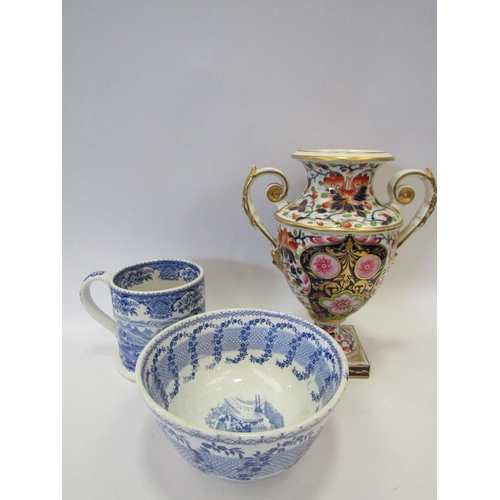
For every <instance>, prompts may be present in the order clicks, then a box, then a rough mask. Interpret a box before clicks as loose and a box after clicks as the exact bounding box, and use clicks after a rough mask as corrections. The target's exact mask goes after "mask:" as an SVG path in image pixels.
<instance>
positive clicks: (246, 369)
mask: <svg viewBox="0 0 500 500" xmlns="http://www.w3.org/2000/svg"><path fill="white" fill-rule="evenodd" d="M339 351H340V348H339V347H338V346H337V345H336V344H335V343H334V341H333V340H332V339H331V338H329V337H328V336H327V334H325V333H324V332H322V331H321V330H319V329H318V328H317V327H315V326H314V325H312V324H310V323H307V322H305V321H302V320H300V319H298V318H293V317H289V316H286V315H282V314H278V313H272V312H262V311H248V310H244V311H239V310H234V311H221V312H216V313H206V314H203V315H200V316H197V317H194V318H190V319H187V320H183V321H181V322H180V323H177V324H176V325H174V326H171V327H170V328H168V329H167V330H165V331H164V332H163V333H161V334H160V335H159V336H158V337H156V338H155V339H153V340H152V341H151V342H150V344H149V345H148V346H147V347H146V349H145V351H144V353H143V356H142V359H141V360H140V362H139V368H138V369H139V370H140V376H141V382H142V385H143V386H144V388H145V390H146V392H147V393H148V395H149V397H150V398H152V400H153V401H154V402H155V403H156V404H157V405H159V406H160V407H161V408H163V409H164V410H166V411H167V412H168V414H170V415H173V416H175V417H176V418H178V419H181V420H184V421H187V422H189V423H190V424H193V425H195V426H197V427H200V428H204V429H214V430H218V431H230V432H262V431H268V430H273V429H280V428H283V427H287V426H290V425H295V424H297V423H299V422H302V421H304V420H306V419H307V418H308V417H311V416H314V414H316V413H317V412H318V411H319V410H320V409H321V408H323V407H324V406H325V405H326V404H327V403H328V402H329V401H330V400H331V399H332V397H333V396H334V394H335V393H336V391H337V390H338V388H339V385H340V382H341V379H342V376H343V374H344V375H345V357H343V355H342V354H340V353H339Z"/></svg>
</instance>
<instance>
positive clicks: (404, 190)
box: [387, 168, 437, 248]
mask: <svg viewBox="0 0 500 500" xmlns="http://www.w3.org/2000/svg"><path fill="white" fill-rule="evenodd" d="M412 175H416V176H418V177H420V179H421V180H422V182H423V183H424V185H425V197H424V201H423V202H422V204H421V205H420V207H419V209H418V211H417V213H416V215H415V216H414V217H413V218H412V219H411V220H410V222H409V223H408V224H407V225H406V226H405V227H404V228H403V230H402V231H401V233H400V236H399V243H398V248H399V247H400V246H401V245H402V244H403V243H404V242H405V241H406V240H407V239H408V238H409V237H410V236H411V235H412V234H413V233H414V232H415V231H416V230H417V229H419V228H421V227H422V226H423V225H424V224H425V223H426V221H427V219H428V218H429V217H430V215H431V214H432V212H434V209H435V208H436V201H437V186H436V179H435V178H434V175H433V173H432V170H431V169H430V168H428V169H426V170H425V171H424V170H414V169H407V170H401V171H400V172H398V173H397V174H395V175H394V176H393V177H392V179H391V180H390V182H389V185H388V186H387V191H388V193H389V205H390V206H391V207H392V208H394V209H396V210H397V211H399V210H400V208H401V207H402V206H404V205H408V204H410V203H411V202H412V201H413V199H414V198H415V191H414V189H413V188H412V187H411V186H407V185H404V186H400V185H399V184H400V182H401V181H402V180H403V179H405V178H407V177H409V176H412Z"/></svg>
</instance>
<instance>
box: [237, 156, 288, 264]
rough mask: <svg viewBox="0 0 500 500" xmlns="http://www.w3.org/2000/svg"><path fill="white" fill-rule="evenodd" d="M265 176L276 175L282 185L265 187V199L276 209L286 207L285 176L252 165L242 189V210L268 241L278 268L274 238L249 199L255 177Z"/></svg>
mask: <svg viewBox="0 0 500 500" xmlns="http://www.w3.org/2000/svg"><path fill="white" fill-rule="evenodd" d="M265 174H272V175H276V176H278V177H279V178H280V179H281V180H282V181H283V184H279V183H276V182H273V183H272V184H269V185H268V186H267V189H266V194H267V199H268V200H269V201H271V202H273V203H275V204H276V206H277V207H278V209H280V208H281V207H283V206H284V205H286V203H287V202H286V200H285V201H283V200H284V199H285V197H286V195H287V194H288V179H287V178H286V177H285V174H284V173H283V172H281V171H280V170H278V169H277V168H270V167H267V168H259V169H258V168H257V167H256V166H255V165H253V166H252V170H251V171H250V173H249V174H248V177H247V180H246V181H245V186H244V187H243V209H244V210H245V213H246V214H247V216H248V218H249V219H250V224H252V226H254V227H256V228H257V229H258V230H259V231H260V232H261V233H262V234H263V235H264V236H265V237H266V238H267V239H268V240H269V241H270V243H271V245H273V247H274V249H273V251H272V252H271V255H272V256H273V262H274V264H275V265H276V266H278V267H280V263H279V256H278V253H277V247H278V243H277V241H276V238H275V237H274V236H273V235H272V234H271V233H270V232H269V230H268V229H267V228H266V226H265V225H264V223H263V222H262V219H261V218H260V217H259V214H258V213H257V210H256V209H255V205H254V204H253V201H252V200H251V198H250V188H251V187H252V184H253V182H254V181H255V179H257V177H260V176H261V175H265Z"/></svg>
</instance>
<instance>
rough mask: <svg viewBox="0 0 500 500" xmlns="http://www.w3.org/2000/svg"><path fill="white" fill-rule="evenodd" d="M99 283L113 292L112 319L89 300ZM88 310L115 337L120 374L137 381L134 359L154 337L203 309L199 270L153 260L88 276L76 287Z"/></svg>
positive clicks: (185, 264) (172, 261)
mask: <svg viewBox="0 0 500 500" xmlns="http://www.w3.org/2000/svg"><path fill="white" fill-rule="evenodd" d="M95 281H103V282H104V283H106V284H107V285H108V287H109V288H110V292H111V301H112V306H113V315H114V320H113V319H111V318H110V317H109V316H108V315H107V314H105V313H104V312H103V311H102V310H101V309H100V308H99V307H98V306H97V305H96V304H95V302H94V301H93V299H92V296H91V294H90V287H91V285H92V283H93V282H95ZM80 298H81V300H82V303H83V305H84V307H85V308H86V310H87V311H88V312H89V314H91V315H92V316H93V317H94V318H95V319H96V320H97V321H98V322H99V323H101V324H102V325H103V326H105V327H106V328H108V329H109V330H110V331H111V332H112V333H113V334H115V335H116V337H117V339H118V346H119V355H120V362H119V370H120V372H121V373H122V375H124V376H125V377H126V378H128V379H129V380H134V379H135V366H136V362H137V358H138V357H139V354H140V353H141V351H142V349H143V348H144V346H145V345H146V344H147V343H148V342H149V340H151V339H152V338H153V337H154V336H155V335H156V334H158V333H159V332H160V331H161V330H163V329H165V328H166V327H168V326H170V325H172V324H173V323H175V322H176V321H179V320H181V319H184V318H187V317H189V316H192V315H194V314H199V313H202V312H204V311H205V285H204V272H203V269H202V268H201V267H200V266H199V265H197V264H194V263H193V262H188V261H185V260H175V259H169V260H154V261H148V262H142V263H139V264H134V265H132V266H128V267H126V268H124V269H122V270H120V271H118V272H117V273H115V274H114V275H110V274H109V273H106V272H104V271H97V272H94V273H92V274H90V275H89V276H88V277H87V278H85V280H84V281H83V283H82V285H81V288H80Z"/></svg>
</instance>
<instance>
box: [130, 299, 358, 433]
mask: <svg viewBox="0 0 500 500" xmlns="http://www.w3.org/2000/svg"><path fill="white" fill-rule="evenodd" d="M231 312H238V313H251V314H264V315H269V314H272V315H278V316H280V317H282V318H284V319H288V320H292V321H294V322H299V323H304V324H306V325H307V326H308V327H311V328H312V329H313V330H315V331H316V333H317V334H319V335H320V336H321V337H322V338H323V339H324V340H326V342H327V343H328V344H331V346H333V349H335V350H336V351H337V352H338V353H339V355H340V358H341V360H342V366H341V368H342V370H341V380H340V384H339V386H338V388H337V390H336V391H335V393H334V394H333V396H332V398H331V399H330V401H328V403H327V404H326V405H325V406H323V407H322V408H320V410H319V411H318V412H317V413H314V414H313V415H311V416H310V417H308V418H306V419H304V420H301V421H300V422H296V423H294V424H291V425H286V426H284V427H281V428H279V429H271V430H267V431H259V432H231V431H220V430H215V429H214V430H212V429H209V428H207V427H202V426H200V425H198V424H195V423H193V422H190V421H188V420H185V419H183V418H180V417H178V416H177V415H174V414H173V413H171V412H169V411H168V410H165V408H163V407H162V406H160V405H159V404H158V403H157V402H156V401H155V400H154V399H153V398H152V397H151V395H150V394H149V392H148V390H147V389H146V387H145V386H144V384H143V381H142V377H141V371H142V367H143V364H144V363H145V359H146V357H147V356H148V353H149V352H150V350H151V349H152V348H153V346H154V345H155V344H156V343H158V342H160V341H162V340H164V339H166V338H168V336H169V335H171V334H172V331H174V330H175V329H177V328H179V327H182V326H183V324H184V323H189V322H192V321H197V320H200V321H202V320H203V319H204V318H206V317H209V316H213V315H217V314H220V313H231ZM135 374H136V385H137V387H138V390H139V393H140V394H141V396H142V398H143V399H144V401H145V402H146V404H147V406H148V407H149V408H150V409H151V410H152V411H153V413H154V414H155V415H158V416H159V417H161V418H163V420H166V421H167V422H169V423H171V424H172V425H176V426H177V427H178V428H179V429H182V430H183V431H184V432H189V433H190V434H193V433H196V435H197V436H200V437H201V436H203V437H206V438H209V439H217V440H220V439H227V440H234V441H244V440H251V441H255V440H256V439H258V438H262V439H265V438H266V437H276V436H278V437H281V436H286V435H290V434H291V433H296V432H297V431H298V430H302V429H309V428H311V427H313V426H315V425H316V424H317V423H318V422H320V421H322V420H324V419H325V418H326V417H327V416H328V415H329V414H330V413H331V411H332V410H333V408H334V407H335V406H336V405H337V403H338V402H339V400H340V398H341V397H342V394H343V393H344V391H345V388H346V385H347V381H348V378H349V365H348V362H347V357H346V355H345V353H344V351H343V350H342V348H341V347H340V345H339V344H338V343H337V342H336V341H335V339H333V338H332V337H331V336H330V335H329V334H328V333H326V332H325V331H324V330H322V329H321V328H320V327H319V326H317V325H315V324H314V323H311V322H310V321H307V320H304V319H302V318H299V317H297V316H292V315H290V314H287V313H282V312H279V311H273V310H268V309H258V308H228V309H219V310H215V311H208V312H204V313H200V314H197V315H195V316H190V317H188V318H184V319H182V320H180V321H178V322H176V323H174V324H173V325H170V326H169V327H167V328H165V329H164V330H162V331H161V332H160V333H158V334H157V335H155V336H154V337H153V338H152V339H151V340H150V341H149V342H148V343H147V344H146V346H145V347H144V348H143V350H142V352H141V354H140V356H139V358H138V360H137V364H136V369H135Z"/></svg>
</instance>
